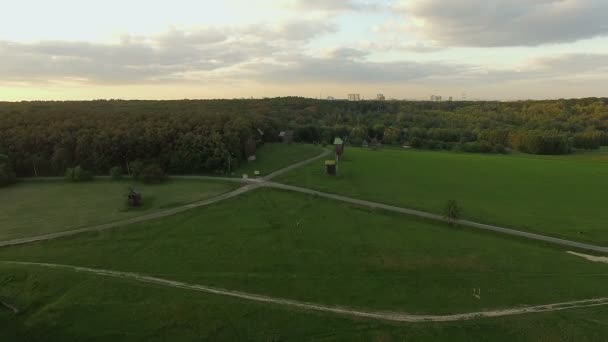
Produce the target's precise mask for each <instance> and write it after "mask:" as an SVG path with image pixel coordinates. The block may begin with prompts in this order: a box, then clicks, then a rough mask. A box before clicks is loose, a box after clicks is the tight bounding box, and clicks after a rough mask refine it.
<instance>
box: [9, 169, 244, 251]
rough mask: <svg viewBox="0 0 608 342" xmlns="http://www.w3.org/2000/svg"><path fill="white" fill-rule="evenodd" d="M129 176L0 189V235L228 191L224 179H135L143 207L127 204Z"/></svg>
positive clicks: (104, 218)
mask: <svg viewBox="0 0 608 342" xmlns="http://www.w3.org/2000/svg"><path fill="white" fill-rule="evenodd" d="M130 185H132V183H131V182H128V181H120V182H111V181H95V182H87V183H66V182H64V181H30V182H21V183H18V184H16V185H15V186H11V187H8V188H4V189H2V190H0V208H2V215H0V240H8V239H14V238H20V237H26V236H34V235H39V234H45V233H49V232H56V231H64V230H69V229H73V228H76V227H83V226H88V225H93V224H99V223H106V222H111V221H117V220H121V219H126V218H130V217H134V216H138V215H142V214H146V213H150V212H153V211H158V210H161V209H163V208H169V207H175V206H179V205H183V204H187V203H191V202H195V201H199V200H202V199H206V198H209V197H212V196H215V195H217V194H220V193H223V192H226V191H229V190H231V189H233V188H234V187H235V186H236V185H235V184H229V183H223V182H205V181H197V180H173V181H170V182H168V183H165V184H162V185H143V184H135V188H136V189H138V190H139V191H141V192H142V194H143V197H144V204H145V205H144V207H142V208H138V209H132V210H128V209H127V207H126V192H127V188H128V187H129V186H130Z"/></svg>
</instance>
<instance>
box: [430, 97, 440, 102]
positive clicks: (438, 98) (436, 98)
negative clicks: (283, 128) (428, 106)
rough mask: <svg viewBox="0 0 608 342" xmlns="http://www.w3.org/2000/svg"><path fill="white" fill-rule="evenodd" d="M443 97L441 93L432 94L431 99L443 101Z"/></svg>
mask: <svg viewBox="0 0 608 342" xmlns="http://www.w3.org/2000/svg"><path fill="white" fill-rule="evenodd" d="M441 100H442V97H441V96H439V95H431V101H433V102H441Z"/></svg>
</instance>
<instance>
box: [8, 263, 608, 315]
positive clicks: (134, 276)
mask: <svg viewBox="0 0 608 342" xmlns="http://www.w3.org/2000/svg"><path fill="white" fill-rule="evenodd" d="M0 263H2V264H6V265H19V266H36V267H47V268H56V269H67V270H72V271H76V272H86V273H91V274H95V275H100V276H106V277H113V278H120V279H129V280H134V281H138V282H142V283H148V284H154V285H160V286H166V287H173V288H179V289H185V290H192V291H199V292H205V293H210V294H215V295H220V296H226V297H233V298H239V299H242V300H248V301H254V302H260V303H266V304H275V305H281V306H288V307H293V308H297V309H303V310H310V311H320V312H327V313H333V314H338V315H342V316H350V317H362V318H372V319H378V320H384V321H394V322H408V323H422V322H455V321H467V320H472V319H479V318H489V317H504V316H514V315H523V314H531V313H540V312H549V311H561V310H568V309H576V308H586V307H593V306H604V305H608V298H594V299H587V300H578V301H570V302H563V303H555V304H546V305H536V306H526V307H519V308H512V309H503V310H492V311H479V312H469V313H462V314H453V315H413V314H408V313H401V312H382V311H365V310H358V309H351V308H347V307H336V306H327V305H322V304H315V303H307V302H300V301H295V300H291V299H284V298H276V297H268V296H263V295H258V294H253V293H247V292H240V291H231V290H227V289H222V288H216V287H209V286H204V285H197V284H189V283H185V282H181V281H175V280H168V279H162V278H157V277H151V276H146V275H143V274H138V273H131V272H119V271H111V270H103V269H95V268H88V267H77V266H70V265H58V264H46V263H30V262H16V261H0Z"/></svg>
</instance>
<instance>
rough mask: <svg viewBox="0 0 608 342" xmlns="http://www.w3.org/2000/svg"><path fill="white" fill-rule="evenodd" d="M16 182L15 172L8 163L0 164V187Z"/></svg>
mask: <svg viewBox="0 0 608 342" xmlns="http://www.w3.org/2000/svg"><path fill="white" fill-rule="evenodd" d="M16 180H17V178H16V176H15V172H14V171H13V170H12V169H11V167H10V165H9V164H8V163H1V162H0V187H3V186H7V185H10V184H13V183H15V181H16Z"/></svg>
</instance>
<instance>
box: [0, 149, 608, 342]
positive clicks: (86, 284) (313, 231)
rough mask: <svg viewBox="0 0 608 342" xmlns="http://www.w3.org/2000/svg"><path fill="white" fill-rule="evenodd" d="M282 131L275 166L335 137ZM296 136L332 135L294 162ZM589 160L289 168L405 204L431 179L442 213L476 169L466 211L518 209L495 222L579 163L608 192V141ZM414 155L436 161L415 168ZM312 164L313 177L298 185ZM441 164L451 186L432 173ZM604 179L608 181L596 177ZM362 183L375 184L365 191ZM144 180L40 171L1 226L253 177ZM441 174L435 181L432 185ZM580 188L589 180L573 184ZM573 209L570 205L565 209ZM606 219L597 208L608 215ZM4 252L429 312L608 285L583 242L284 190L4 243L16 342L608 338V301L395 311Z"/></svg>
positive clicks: (152, 202) (466, 158)
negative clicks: (569, 247)
mask: <svg viewBox="0 0 608 342" xmlns="http://www.w3.org/2000/svg"><path fill="white" fill-rule="evenodd" d="M267 146H273V147H271V148H274V149H275V150H272V151H271V150H266V151H267V152H268V153H269V154H268V158H266V159H261V158H260V160H258V162H260V163H264V164H263V165H273V166H269V167H268V169H269V170H271V169H272V171H274V170H276V169H280V168H281V167H284V166H287V165H289V164H291V163H293V162H297V161H299V160H302V159H306V158H309V157H312V156H315V155H317V154H318V153H320V148H318V147H314V146H310V145H308V146H307V145H291V146H287V145H267ZM296 146H307V147H306V149H309V148H312V147H314V148H315V150H314V151H313V150H312V149H310V150H309V152H307V153H303V154H299V157H297V158H295V157H294V159H290V160H289V162H286V161H284V159H285V158H286V157H289V158H291V155H292V154H290V153H287V152H286V151H288V149H290V148H293V147H296ZM265 148H266V146H265ZM297 148H298V149H299V148H301V147H297ZM300 152H301V150H300ZM300 152H298V153H300ZM572 157H573V158H576V162H573V161H572V160H574V159H564V158H566V157H527V156H521V155H514V156H506V157H503V156H480V155H463V154H450V153H434V152H417V151H411V152H404V151H397V150H384V151H378V152H371V151H365V150H353V149H348V150H347V159H346V161H345V162H344V164H343V169H342V170H341V172H342V173H341V175H340V176H339V177H337V178H335V179H328V178H326V177H325V176H324V175H322V169H320V167H322V161H319V162H318V163H313V164H312V165H311V166H308V167H304V168H303V169H301V170H297V171H295V172H292V173H290V174H288V175H287V176H286V178H285V179H286V180H287V181H289V182H294V183H296V184H300V185H301V184H302V183H305V185H307V186H310V187H314V188H319V187H321V189H322V190H325V191H328V192H341V193H346V194H350V195H352V196H355V197H360V198H365V199H372V200H376V201H379V202H389V203H396V204H401V203H402V201H405V200H406V199H408V198H410V199H411V198H414V199H416V198H415V197H414V196H416V193H419V194H420V195H421V196H422V197H421V198H422V199H425V200H427V202H426V203H431V204H432V203H434V201H433V200H432V198H435V199H437V198H440V199H441V200H440V201H439V202H440V205H439V206H438V207H436V209H437V210H440V208H441V205H442V204H443V202H444V201H443V199H442V197H444V196H445V195H446V193H447V194H450V193H451V192H450V191H455V190H454V189H462V188H463V186H462V185H461V184H460V183H459V182H457V181H455V180H452V181H450V179H446V178H441V177H438V176H437V175H439V174H446V173H448V174H451V173H454V174H460V175H463V174H467V175H468V176H467V182H469V183H468V184H469V186H471V187H472V188H473V189H472V190H471V191H469V192H467V193H466V194H465V195H466V196H468V197H466V198H468V199H471V202H469V200H467V201H464V200H463V199H461V197H455V198H457V199H458V200H459V201H461V202H462V204H463V205H464V207H465V210H466V214H467V215H473V213H471V212H470V210H472V209H471V208H470V203H477V204H478V206H479V207H481V208H484V206H487V205H490V208H497V209H498V208H500V213H503V211H504V212H505V213H503V215H497V216H483V215H481V216H479V217H480V219H479V220H480V221H481V220H485V219H491V220H494V219H502V218H504V217H508V218H511V217H512V216H514V215H513V214H512V212H514V211H515V210H514V209H513V208H515V209H521V208H524V209H526V207H525V206H524V205H523V204H517V205H516V206H511V205H510V204H509V203H510V201H509V200H510V199H512V198H519V196H528V197H530V196H536V197H532V198H526V201H528V207H529V208H528V209H530V208H532V209H530V210H536V211H537V212H538V210H539V209H538V208H544V209H545V210H548V209H547V208H548V207H546V205H545V206H542V205H540V204H538V203H535V202H534V199H538V198H544V201H554V202H555V203H559V201H557V200H555V199H554V198H551V196H550V195H552V194H553V195H554V196H555V194H556V193H559V192H557V190H556V191H555V192H546V193H542V194H538V193H536V192H535V191H534V189H536V190H538V189H539V188H542V189H548V188H550V184H552V183H553V182H557V181H558V180H559V179H560V177H561V179H562V180H563V179H568V178H567V177H565V175H568V174H578V175H579V176H580V175H581V173H582V174H584V175H587V176H586V178H589V177H591V176H594V177H595V178H594V179H583V180H581V178H580V177H579V178H577V180H576V185H577V188H576V189H579V188H580V189H579V190H578V191H592V190H593V191H595V192H594V193H593V194H594V195H595V196H599V193H600V192H601V189H602V187H601V186H603V185H602V184H606V183H602V182H601V181H598V179H599V178H601V177H600V176H598V175H601V172H603V171H601V169H602V167H603V166H608V162H607V161H606V160H604V159H603V154H601V153H600V154H585V155H582V154H581V155H576V156H572ZM395 161H397V162H395ZM446 163H447V165H448V166H449V168H447V169H446V166H445V165H446ZM412 164H415V165H417V166H416V167H417V168H418V171H416V170H414V168H411V169H412V170H410V168H408V167H405V166H404V165H407V166H409V165H412ZM357 165H363V166H362V167H359V166H357ZM382 165H383V167H380V166H382ZM555 165H558V166H555ZM251 166H252V167H254V165H253V164H252V165H251ZM354 166H357V167H356V168H355V167H354ZM391 167H392V168H391ZM441 167H443V169H442V168H441ZM254 168H255V167H254ZM421 168H422V170H424V172H423V171H420V170H421ZM522 169H523V170H522ZM251 170H253V168H252V169H251ZM353 170H357V172H354V171H353ZM365 170H367V171H365ZM386 170H390V172H387V171H386ZM399 170H401V171H402V172H401V173H399V172H398V171H399ZM404 170H407V171H404ZM471 170H476V171H471ZM486 171H492V172H494V173H495V174H498V175H502V176H501V177H502V178H501V179H502V180H500V181H496V180H495V179H494V182H495V183H496V184H495V187H498V188H500V189H501V191H494V192H491V193H492V194H493V196H486V197H484V198H485V199H486V200H487V201H494V202H493V203H489V204H488V203H484V201H483V200H481V199H478V200H477V202H476V201H472V200H474V199H477V198H478V197H479V196H482V195H484V196H485V194H484V192H483V191H479V190H478V189H479V188H482V189H486V190H488V189H492V185H491V183H492V180H493V178H486V177H485V176H484V175H485V172H486ZM246 172H249V171H246ZM269 172H270V171H269ZM368 173H371V174H378V176H377V177H378V178H370V177H368V176H367V174H368ZM554 173H557V174H554ZM264 174H266V173H265V172H264ZM402 174H405V175H406V178H407V175H409V177H410V178H412V177H414V175H418V174H424V176H423V177H422V176H421V177H422V179H420V178H417V179H410V180H409V181H408V183H398V182H397V183H394V184H393V183H392V181H393V180H394V179H400V178H401V176H402ZM433 174H434V175H435V176H433ZM547 174H549V176H547ZM296 177H301V179H300V180H298V181H297V182H296V181H295V179H296ZM435 177H437V178H438V179H439V181H438V182H439V183H440V185H441V184H442V185H443V186H439V185H437V184H435V183H436V182H432V181H431V180H433V179H435ZM514 177H517V178H518V179H519V180H518V181H516V180H514ZM564 177H565V178H564ZM448 178H449V177H448ZM473 178H477V181H478V182H479V184H477V183H475V182H472V179H473ZM499 178H500V177H499ZM582 178H585V177H582ZM592 182H596V183H597V184H600V186H598V187H597V188H596V189H591V187H590V186H589V185H590V184H591V183H592ZM353 184H356V185H357V186H356V187H354V188H352V186H353ZM374 184H376V187H375V188H374V186H373V185H374ZM391 184H392V187H391V186H390V185H391ZM525 184H528V186H527V187H524V188H526V189H528V188H529V187H536V188H534V189H528V190H526V192H525V193H523V194H522V193H521V191H517V190H516V187H517V186H519V187H522V186H523V185H525ZM573 184H574V180H573ZM128 185H129V183H128V182H126V181H125V182H118V183H113V182H110V181H96V182H91V183H82V184H73V183H66V182H63V181H35V182H34V181H32V182H23V183H19V184H17V185H16V186H14V187H9V188H6V189H3V190H2V191H0V208H2V211H3V212H2V213H3V214H4V212H5V208H8V209H7V210H8V211H6V212H7V213H8V215H2V216H0V227H1V228H0V239H7V238H1V237H2V235H1V234H5V236H9V237H10V234H16V235H15V237H21V236H22V235H19V234H26V235H36V234H39V233H46V232H49V231H57V230H65V228H66V227H68V226H69V227H70V228H75V227H79V226H83V225H91V224H96V223H102V222H108V221H115V220H119V219H124V218H129V217H132V216H136V215H141V214H144V213H148V212H152V211H156V210H162V209H163V208H171V207H175V206H179V205H183V204H186V203H190V202H194V201H197V200H201V199H204V198H207V197H210V196H213V195H216V194H219V193H222V192H225V191H229V190H231V189H233V188H234V187H236V186H237V184H227V183H225V182H208V181H196V180H173V181H171V182H169V183H167V184H164V185H159V186H141V185H139V186H137V187H138V188H139V189H140V190H142V192H143V193H144V200H145V201H146V206H145V207H144V208H142V209H140V210H135V211H125V207H124V199H123V196H124V191H125V190H126V187H127V186H128ZM323 187H325V188H323ZM349 187H350V188H349ZM405 188H407V189H413V190H411V191H412V193H406V194H405V195H404V190H403V189H405ZM425 188H426V189H434V191H435V192H433V193H430V194H427V196H426V197H425V196H423V195H424V194H426V192H425V191H423V190H424V189H425ZM446 189H448V190H449V189H451V190H449V191H447V190H446ZM507 190H509V191H507ZM349 191H350V192H349ZM563 191H569V192H571V193H574V194H578V192H576V191H573V190H572V187H570V188H568V187H566V188H564V190H563ZM452 193H453V192H452ZM503 193H504V194H503ZM380 195H383V196H380ZM373 196H380V197H382V198H388V200H387V201H382V200H380V199H376V198H373ZM571 196H573V195H571ZM447 198H451V197H447ZM447 198H446V200H447ZM146 199H147V200H146ZM416 203H418V201H416ZM499 203H503V204H504V205H506V208H502V207H500V206H499V205H498V204H499ZM579 207H581V205H580V204H578V203H577V204H575V205H574V207H573V208H574V209H573V210H581V209H580V208H579ZM66 208H67V209H66ZM473 208H474V207H473ZM595 208H596V210H597V208H599V204H598V205H597V206H596V207H595ZM422 209H427V210H432V209H433V208H432V207H429V208H422ZM482 212H483V211H482ZM548 212H549V211H547V213H548ZM592 212H593V210H592ZM29 213H32V214H29ZM507 214H510V215H507ZM537 215H538V214H537ZM557 215H562V216H568V215H566V213H564V212H557ZM604 215H606V214H604ZM469 217H473V216H469ZM529 217H535V216H534V215H530V216H529ZM601 217H603V216H601V215H599V216H597V215H596V216H594V217H593V219H595V220H596V221H597V220H599V218H601ZM473 218H474V217H473ZM518 218H520V219H521V218H522V216H518ZM543 219H544V218H542V217H541V218H537V221H538V222H542V221H543ZM596 221H592V222H595V223H596V224H597V227H600V224H599V223H598V222H596ZM494 223H495V222H494ZM45 224H46V225H45ZM546 227H549V226H546ZM561 227H564V226H561ZM32 229H41V230H40V231H36V230H32ZM530 229H536V228H535V227H533V228H530ZM542 229H546V228H542ZM552 232H553V231H552ZM564 232H565V233H568V230H567V229H563V228H562V230H560V231H557V232H556V233H555V234H554V235H559V234H564ZM593 232H595V233H597V232H601V230H598V229H596V230H593V229H591V230H587V231H585V234H579V235H577V236H584V237H585V238H588V237H589V236H590V234H591V233H593ZM598 236H603V235H601V234H600V235H598ZM595 242H597V241H595ZM1 261H29V262H43V263H57V264H67V265H74V266H83V267H92V268H100V269H111V270H118V271H126V272H137V273H142V274H145V275H150V276H157V277H161V278H165V279H170V280H179V281H185V282H189V283H193V284H202V285H207V286H213V287H221V288H226V289H230V290H239V291H246V292H251V293H256V294H261V295H267V296H271V297H280V298H287V299H293V300H299V301H306V302H313V303H319V304H324V305H330V306H346V307H350V308H354V309H361V310H373V311H397V312H408V313H412V314H453V313H466V312H474V311H481V310H493V309H506V308H516V307H521V306H529V305H539V304H550V303H559V302H566V301H571V300H583V299H591V298H601V297H608V288H607V287H606V286H605V284H606V283H607V281H608V265H606V264H602V263H593V262H589V261H587V260H585V259H582V258H580V257H576V256H572V255H570V254H567V253H566V250H563V249H560V248H558V247H555V246H551V245H546V244H543V243H539V242H534V241H528V240H522V239H518V238H511V237H507V236H504V235H498V234H493V233H489V232H482V231H478V230H474V229H467V228H462V227H451V226H448V225H445V224H442V223H438V222H432V221H426V220H422V219H417V218H413V217H410V216H406V215H399V214H395V213H388V212H384V211H380V210H370V209H366V208H361V207H357V206H352V205H348V204H345V203H341V202H336V201H332V200H328V199H324V198H318V197H315V196H307V195H303V194H299V193H292V192H285V191H280V190H272V189H257V190H254V191H252V192H248V193H246V194H243V195H240V196H239V197H236V198H232V199H230V200H226V201H223V202H220V203H216V204H213V205H210V206H206V207H201V208H197V209H193V210H190V211H186V212H183V213H180V214H177V215H174V216H170V217H165V218H162V219H158V220H153V221H148V222H144V223H139V224H134V225H130V226H125V227H121V228H115V229H110V230H104V231H100V232H91V233H84V234H79V235H75V236H72V237H69V238H62V239H57V240H51V241H46V242H40V243H34V244H28V245H21V246H13V247H5V248H0V302H5V303H9V304H11V305H13V306H15V307H17V308H18V309H19V310H20V312H19V313H18V314H14V313H13V312H12V311H11V310H9V309H7V308H5V307H3V305H0V341H5V340H6V341H20V340H30V341H65V340H95V341H106V340H116V341H121V340H125V341H127V340H128V341H133V340H145V341H163V340H169V339H170V340H172V341H190V340H213V341H244V340H248V341H249V340H251V341H294V340H296V341H300V340H327V341H403V340H413V341H437V340H445V341H471V340H474V341H605V338H606V336H608V306H600V307H593V308H579V309H572V310H566V311H556V312H548V313H535V314H526V315H519V316H513V317H504V318H492V319H476V320H472V321H466V322H453V323H416V324H408V323H390V322H385V321H378V320H373V319H362V318H352V317H345V316H339V315H335V314H329V313H321V312H310V311H306V310H301V309H294V308H292V307H285V306H279V305H275V304H265V303H256V302H250V301H246V300H241V299H235V298H229V297H223V296H218V295H211V294H207V293H201V292H195V291H192V290H187V289H176V288H167V287H163V286H160V285H151V284H146V283H140V282H136V281H133V280H127V279H116V278H108V277H102V276H99V275H93V274H87V273H83V272H75V271H72V270H66V269H50V268H43V267H40V266H23V265H9V264H5V263H2V262H1ZM473 289H480V290H481V297H480V298H476V297H475V296H473Z"/></svg>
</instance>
